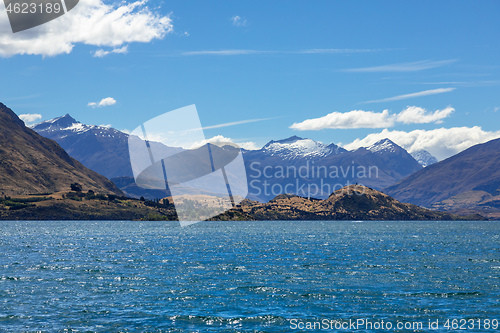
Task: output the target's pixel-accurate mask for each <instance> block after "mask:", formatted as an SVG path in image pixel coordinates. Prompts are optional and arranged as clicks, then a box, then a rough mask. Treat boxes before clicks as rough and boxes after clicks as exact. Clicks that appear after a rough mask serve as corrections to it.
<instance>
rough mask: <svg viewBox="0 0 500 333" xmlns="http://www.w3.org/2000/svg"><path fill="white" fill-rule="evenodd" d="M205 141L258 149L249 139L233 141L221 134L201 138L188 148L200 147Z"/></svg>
mask: <svg viewBox="0 0 500 333" xmlns="http://www.w3.org/2000/svg"><path fill="white" fill-rule="evenodd" d="M207 143H213V144H218V143H234V144H236V145H237V146H239V147H240V148H244V149H247V150H255V149H259V148H258V147H257V145H256V144H255V143H254V142H251V141H249V142H234V141H233V139H231V138H226V137H224V136H222V135H216V136H214V137H212V138H210V139H206V140H203V141H199V142H195V143H193V145H192V146H191V147H189V148H195V147H200V146H203V145H205V144H207ZM185 148H186V147H185Z"/></svg>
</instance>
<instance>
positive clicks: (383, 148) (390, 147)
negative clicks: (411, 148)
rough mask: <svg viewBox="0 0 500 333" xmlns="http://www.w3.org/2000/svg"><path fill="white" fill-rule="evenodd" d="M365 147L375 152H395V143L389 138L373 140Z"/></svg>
mask: <svg viewBox="0 0 500 333" xmlns="http://www.w3.org/2000/svg"><path fill="white" fill-rule="evenodd" d="M366 149H367V150H369V151H371V152H372V153H377V152H391V153H394V152H396V144H395V143H394V142H392V141H391V140H389V139H383V140H380V141H378V142H375V143H374V144H372V145H371V146H369V147H367V148H366Z"/></svg>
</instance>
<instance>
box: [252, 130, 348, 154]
mask: <svg viewBox="0 0 500 333" xmlns="http://www.w3.org/2000/svg"><path fill="white" fill-rule="evenodd" d="M261 151H262V152H265V153H267V154H270V155H272V156H279V157H281V158H283V159H285V160H292V159H296V158H315V157H326V156H329V155H336V154H340V153H343V152H345V151H346V150H345V149H343V148H340V147H338V146H336V145H334V144H330V145H325V144H323V143H321V142H317V141H314V140H312V139H304V138H301V137H298V136H296V135H294V136H291V137H289V138H286V139H283V140H277V141H274V140H272V141H269V142H268V143H267V144H266V145H265V146H264V147H262V149H261Z"/></svg>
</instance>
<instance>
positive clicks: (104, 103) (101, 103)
mask: <svg viewBox="0 0 500 333" xmlns="http://www.w3.org/2000/svg"><path fill="white" fill-rule="evenodd" d="M114 104H116V100H115V99H114V98H113V97H106V98H103V99H101V100H100V101H99V102H89V103H88V104H87V106H90V107H93V108H101V107H104V106H110V105H114Z"/></svg>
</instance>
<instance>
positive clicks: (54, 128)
mask: <svg viewBox="0 0 500 333" xmlns="http://www.w3.org/2000/svg"><path fill="white" fill-rule="evenodd" d="M35 129H36V130H37V131H38V132H40V133H41V134H44V135H45V136H49V137H52V138H54V139H55V140H56V141H59V142H61V143H62V144H64V145H65V146H66V147H67V149H68V151H69V152H71V154H72V155H74V156H79V157H80V158H81V159H82V161H84V162H85V163H86V164H88V165H94V166H95V167H96V169H97V167H101V168H102V169H101V170H103V173H104V172H106V173H109V174H110V175H124V176H122V177H119V178H115V181H116V182H117V183H119V182H118V181H117V180H121V181H122V183H121V184H120V185H121V187H124V188H128V189H130V188H131V187H133V186H136V187H137V185H135V184H134V183H133V178H132V177H130V176H131V169H130V166H129V165H128V163H129V161H128V160H127V159H128V147H127V145H128V134H126V133H122V132H120V131H117V130H115V129H112V128H109V127H105V126H93V125H85V124H81V123H79V122H77V121H76V120H75V119H73V118H72V117H71V116H69V115H65V116H63V117H59V118H56V119H53V120H50V121H46V122H43V123H40V124H39V125H37V126H35ZM151 144H152V145H155V148H157V149H167V150H169V151H170V152H171V150H172V149H175V152H180V151H182V149H180V148H172V147H166V146H164V145H162V144H160V143H151ZM221 149H224V147H221ZM122 154H124V155H125V156H122ZM243 154H244V157H245V159H244V160H245V164H246V168H247V174H248V178H249V186H250V194H249V196H248V198H249V199H254V198H256V199H257V200H258V201H260V202H261V203H259V202H258V201H251V200H248V199H247V200H246V201H245V202H244V203H242V205H241V207H240V208H241V209H240V211H239V212H237V213H234V214H236V215H234V214H233V218H237V219H238V218H245V216H246V217H251V218H256V219H261V218H266V219H272V216H281V217H282V218H285V219H288V218H291V219H294V218H296V217H297V216H298V215H297V216H295V215H294V214H295V213H293V212H299V211H300V212H301V213H300V214H299V215H300V216H302V218H306V215H308V214H313V215H314V216H315V217H316V218H328V219H337V218H341V219H346V218H347V219H351V218H358V217H359V218H362V217H361V216H362V215H359V216H358V215H356V214H354V213H353V212H354V211H356V210H360V209H365V210H366V209H368V208H369V209H368V210H367V211H365V213H364V214H365V215H363V216H365V218H368V217H370V216H371V217H373V218H384V219H392V218H397V216H400V217H401V218H407V219H413V218H416V219H426V218H428V217H429V216H431V215H432V214H431V215H428V211H425V212H424V211H419V210H418V209H416V208H415V207H413V206H408V204H404V203H401V202H406V203H410V204H417V205H420V206H425V207H429V208H431V209H435V210H444V211H448V212H450V213H459V214H461V215H467V214H469V215H470V214H475V213H476V214H482V215H483V216H489V217H490V218H494V217H500V171H499V170H500V139H496V140H492V141H489V142H486V143H484V144H479V145H476V146H473V147H470V148H469V149H467V150H465V151H463V152H461V153H459V154H457V155H455V156H452V157H450V158H448V159H446V160H444V161H441V162H437V163H433V162H435V160H434V158H433V157H432V156H431V155H430V154H428V153H427V152H425V151H421V152H416V153H415V152H414V153H413V156H412V155H411V154H408V152H407V151H406V150H404V149H403V148H401V147H399V146H398V145H396V144H395V143H394V142H392V141H390V140H388V139H384V140H381V141H379V142H377V143H375V144H373V145H371V146H368V147H362V148H359V149H356V150H352V151H348V150H345V149H344V148H342V147H339V146H337V145H335V144H328V145H325V144H323V143H320V142H316V141H314V140H311V139H306V138H300V137H297V136H293V137H290V138H287V139H284V140H273V141H270V142H269V143H268V144H266V145H265V146H264V147H262V148H261V149H259V150H243ZM417 159H418V161H419V162H417ZM426 163H432V164H431V165H429V166H427V167H425V168H424V167H423V166H422V164H424V165H425V164H426ZM371 168H372V169H373V170H372V169H371ZM370 171H372V172H373V174H372V175H371V176H370ZM129 179H131V180H132V182H130V181H129ZM293 181H295V182H296V183H292V182H293ZM259 182H261V183H259ZM266 182H267V184H266ZM75 183H77V184H78V185H79V186H78V187H80V188H81V190H82V191H83V190H85V191H88V193H87V194H86V197H85V198H86V199H85V198H83V199H85V200H97V199H98V200H100V199H99V198H100V197H99V196H96V198H97V199H96V198H94V194H93V193H100V194H99V195H100V196H102V195H103V194H104V195H108V196H109V198H110V199H109V201H108V204H107V206H108V210H107V212H106V213H104V215H103V214H102V212H101V211H102V210H101V209H100V208H99V207H101V206H100V205H102V204H103V203H102V202H99V201H96V202H93V201H90V202H89V203H81V204H77V202H78V201H82V196H81V195H80V194H78V192H76V194H78V195H77V196H76V197H75V195H76V194H75V193H73V194H72V195H71V197H66V196H67V195H69V194H71V190H74V189H73V185H74V184H75ZM353 183H359V185H358V184H356V185H354V184H353ZM290 184H291V185H290ZM287 185H289V186H288V187H287ZM295 185H297V186H298V188H293V186H295ZM326 185H330V187H329V188H328V186H326ZM332 185H335V186H332ZM345 185H347V187H344V186H345ZM363 185H367V186H368V187H365V186H363ZM358 187H359V188H363V189H368V190H369V193H371V194H369V195H368V197H366V196H365V197H364V198H365V199H366V198H369V200H368V201H366V200H364V199H363V200H361V201H359V200H356V202H355V203H353V202H351V201H349V200H351V199H348V198H344V199H342V200H341V202H342V204H341V205H340V206H339V205H338V204H337V203H336V202H340V201H338V200H337V199H339V198H341V197H339V196H338V195H337V196H336V197H335V198H336V199H332V195H331V193H337V194H338V193H339V192H338V191H339V190H341V189H342V190H343V191H345V189H348V192H349V191H351V190H352V189H359V188H358ZM0 188H1V191H2V192H1V194H3V195H4V198H3V199H1V198H0V200H1V201H2V202H1V203H0V210H1V211H2V212H3V213H2V216H4V217H8V218H17V217H19V216H21V215H19V216H17V215H16V214H15V210H16V209H20V210H19V212H20V213H22V214H24V215H22V218H31V217H35V215H36V214H38V213H36V214H35V212H50V213H48V214H49V216H52V215H54V214H56V213H57V212H63V211H64V212H68V214H70V215H71V216H72V218H74V217H78V216H87V217H89V218H92V217H93V218H98V217H99V216H101V217H102V216H106V217H114V218H118V217H120V218H125V217H126V216H127V214H128V213H127V211H128V210H129V209H135V213H134V214H136V215H134V216H136V217H137V216H140V215H141V214H150V213H153V215H154V214H156V213H158V212H160V211H158V212H156V211H155V210H154V209H156V208H151V207H149V206H147V205H144V204H142V203H140V204H137V203H135V202H134V201H123V200H124V199H121V200H122V201H117V202H115V201H113V200H114V199H113V198H112V197H111V196H112V195H114V196H117V195H118V196H120V195H122V194H123V193H122V192H121V191H120V190H119V189H118V188H117V187H116V186H115V184H113V183H112V182H111V181H109V180H108V179H106V178H105V177H103V176H101V175H99V174H98V173H96V172H95V171H92V170H89V169H88V168H87V167H85V166H84V165H82V164H81V163H80V162H78V161H77V160H75V159H74V158H72V157H70V156H69V154H68V153H67V152H66V151H65V150H64V149H63V148H61V146H59V145H58V144H57V143H56V142H55V141H53V140H50V139H48V138H43V137H42V136H40V135H39V134H37V133H36V132H35V131H33V130H32V129H30V128H28V127H26V126H25V125H24V123H23V122H22V121H21V120H20V119H19V118H18V117H17V116H16V115H15V113H14V112H13V111H12V110H10V109H9V108H7V107H6V106H5V105H3V104H1V103H0ZM301 188H304V189H305V188H307V194H308V195H307V197H304V196H300V194H301V193H300V189H301ZM315 188H316V189H319V192H318V191H316V193H312V190H311V189H315ZM381 188H384V190H383V191H384V192H385V193H386V194H389V195H391V196H392V197H394V198H395V199H397V200H399V201H400V203H396V202H395V201H392V200H395V199H392V198H391V197H388V196H387V195H385V194H382V193H380V192H379V191H377V190H378V189H381ZM70 189H71V190H70ZM266 189H271V190H273V189H279V193H269V194H263V193H252V190H256V191H263V190H266ZM290 189H291V191H288V190H290ZM349 189H351V190H349ZM74 191H77V190H74ZM294 191H295V194H294ZM353 191H354V192H356V191H358V190H353ZM353 191H351V192H352V193H354V192H353ZM370 191H372V192H370ZM373 191H375V192H373ZM90 192H92V194H91V193H90ZM358 192H359V191H358ZM352 193H351V196H352ZM33 194H35V195H38V196H39V197H36V198H34V197H33V198H30V196H31V195H33ZM275 194H276V195H275ZM154 195H156V197H166V196H167V195H168V192H167V191H165V192H162V191H159V192H158V190H157V192H156V193H154ZM10 196H15V197H17V198H18V199H11V198H10ZM42 196H43V197H42ZM84 196H85V195H84ZM68 199H73V201H72V200H69V201H68ZM16 200H17V201H16ZM59 200H62V201H61V202H59V203H57V202H58V201H59ZM332 200H333V201H332ZM365 201H366V202H365ZM32 202H34V203H35V204H30V203H32ZM141 202H143V201H141ZM146 202H147V200H146ZM262 202H264V203H262ZM370 202H371V203H370ZM58 204H59V206H60V207H59V206H57V205H58ZM76 204H77V205H76ZM110 204H111V206H110ZM400 204H401V205H403V206H401V205H400ZM75 205H76V206H75ZM360 205H361V206H360ZM387 205H388V206H387ZM35 206H36V207H35ZM56 206H57V207H59V208H57V207H56ZM160 206H161V205H160ZM160 206H159V208H158V209H160V208H162V207H160ZM167 206H168V205H167ZM2 207H4V208H2ZM30 207H32V208H30ZM33 207H35V208H33ZM91 207H93V208H91ZM127 207H128V208H127ZM132 207H135V208H132ZM152 207H154V205H153V206H152ZM249 207H250V208H249ZM307 207H309V208H307ZM328 207H330V210H328V209H327V208H328ZM363 207H364V208H363ZM383 207H386V208H387V207H389V208H388V209H389V210H388V211H390V212H391V213H390V214H389V213H388V214H389V215H384V214H385V213H383V212H384V210H385V209H386V208H383ZM404 207H406V208H404ZM408 207H412V208H411V209H410V210H411V211H412V213H411V214H410V215H406V217H404V216H405V215H404V214H403V215H401V214H402V213H401V212H403V211H404V209H407V208H408ZM163 208H164V207H163ZM163 208H162V209H163ZM414 208H415V209H414ZM417 208H418V207H417ZM30 209H31V210H30ZM89 209H92V212H90V211H88V210H89ZM152 209H153V210H152ZM166 209H167V210H164V211H162V212H160V215H162V216H163V217H162V218H168V219H171V218H175V217H169V214H170V213H168V211H169V209H171V208H168V207H167V208H166ZM325 209H326V210H325ZM332 209H333V210H332ZM401 209H403V211H402V210H401ZM343 210H345V212H344V213H345V214H344V213H342V211H343ZM266 212H267V213H266ZM287 212H288V213H287ZM290 212H292V213H290ZM322 212H323V213H322ZM334 212H335V214H336V215H335V216H334V215H331V214H334ZM398 212H399V213H398ZM13 214H14V215H13ZM33 214H35V215H33ZM41 214H42V213H41ZM85 214H87V215H85ZM89 214H90V215H89ZM266 214H268V215H269V214H271V215H272V216H271V215H269V216H267V215H266ZM273 214H274V215H273ZM290 214H292V215H290ZM325 214H326V215H325ZM329 214H330V215H329ZM342 214H344V215H342ZM346 214H347V215H346ZM353 214H354V215H353ZM366 214H368V215H366ZM370 214H371V215H370ZM377 214H378V215H377ZM380 214H382V215H380ZM391 214H392V215H391ZM398 214H399V215H398ZM412 214H413V215H412ZM415 214H416V215H415ZM419 214H420V215H419ZM422 214H423V215H422ZM63 215H64V214H63ZM16 216H17V217H16ZM294 216H295V217H294ZM412 216H413V217H412ZM447 216H451V215H440V216H437V215H434V217H430V218H432V219H441V218H447Z"/></svg>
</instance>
